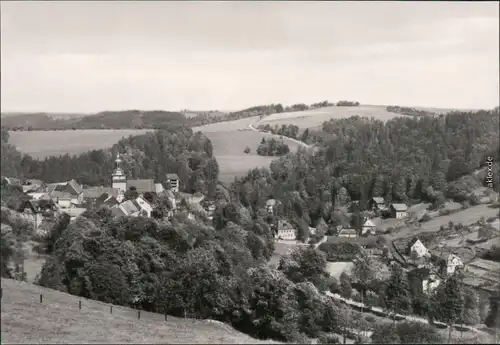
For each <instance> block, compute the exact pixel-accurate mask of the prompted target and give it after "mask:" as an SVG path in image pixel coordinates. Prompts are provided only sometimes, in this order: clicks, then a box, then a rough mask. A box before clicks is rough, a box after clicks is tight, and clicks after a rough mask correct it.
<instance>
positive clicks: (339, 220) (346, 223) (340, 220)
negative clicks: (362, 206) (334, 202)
mask: <svg viewBox="0 0 500 345" xmlns="http://www.w3.org/2000/svg"><path fill="white" fill-rule="evenodd" d="M331 222H334V224H335V223H336V224H335V225H336V226H335V230H336V231H337V233H339V232H340V231H341V230H342V229H349V228H350V227H351V222H350V219H349V217H348V216H347V215H346V214H345V213H344V212H342V211H339V210H336V211H333V212H332V217H331Z"/></svg>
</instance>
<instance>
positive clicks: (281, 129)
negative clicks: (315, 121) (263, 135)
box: [258, 124, 299, 139]
mask: <svg viewBox="0 0 500 345" xmlns="http://www.w3.org/2000/svg"><path fill="white" fill-rule="evenodd" d="M258 128H259V129H260V130H261V131H264V132H269V133H272V134H276V135H283V136H285V137H288V138H293V139H298V138H297V136H298V134H299V127H298V126H295V125H284V124H283V125H281V126H279V125H274V126H271V125H270V124H266V125H260V126H259V127H258Z"/></svg>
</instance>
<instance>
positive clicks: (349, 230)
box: [339, 229, 357, 235]
mask: <svg viewBox="0 0 500 345" xmlns="http://www.w3.org/2000/svg"><path fill="white" fill-rule="evenodd" d="M340 234H348V235H356V234H357V231H356V230H355V229H342V230H340V232H339V235H340Z"/></svg>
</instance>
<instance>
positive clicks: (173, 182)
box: [167, 174, 180, 193]
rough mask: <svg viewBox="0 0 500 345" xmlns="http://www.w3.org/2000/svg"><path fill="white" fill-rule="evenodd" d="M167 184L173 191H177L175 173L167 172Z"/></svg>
mask: <svg viewBox="0 0 500 345" xmlns="http://www.w3.org/2000/svg"><path fill="white" fill-rule="evenodd" d="M167 184H168V187H169V188H170V189H171V190H172V191H173V192H176V193H177V192H179V184H180V183H179V176H177V174H167Z"/></svg>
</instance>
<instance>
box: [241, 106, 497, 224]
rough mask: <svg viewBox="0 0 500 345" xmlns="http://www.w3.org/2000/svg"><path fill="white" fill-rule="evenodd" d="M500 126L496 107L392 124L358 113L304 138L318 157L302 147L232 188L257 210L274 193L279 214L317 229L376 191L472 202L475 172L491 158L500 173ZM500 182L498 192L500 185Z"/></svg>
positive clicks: (402, 197)
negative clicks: (334, 213)
mask: <svg viewBox="0 0 500 345" xmlns="http://www.w3.org/2000/svg"><path fill="white" fill-rule="evenodd" d="M498 128H499V113H498V109H496V110H494V111H480V112H477V113H456V114H449V115H446V116H440V117H421V118H420V117H419V118H417V117H412V118H409V117H401V118H395V119H393V120H390V121H388V122H386V123H384V122H382V121H378V120H373V119H368V118H362V117H357V116H356V117H351V118H348V119H337V120H330V121H328V122H325V123H324V124H323V128H322V131H320V132H314V131H305V132H304V133H303V135H302V138H303V140H304V141H305V142H307V143H309V144H317V145H319V147H320V148H319V149H318V150H317V152H316V153H315V154H311V153H310V152H307V151H306V150H304V149H299V150H298V151H297V153H292V154H289V155H287V156H285V157H282V158H280V159H277V160H275V161H273V162H272V163H271V165H270V168H269V169H254V170H252V171H250V172H249V173H248V175H247V176H245V177H242V178H239V179H237V180H236V181H235V183H234V184H233V186H232V189H233V191H234V194H235V196H236V197H237V199H238V200H239V201H241V202H242V204H243V205H245V206H248V207H250V208H251V209H254V210H257V209H259V208H260V207H262V205H264V204H265V202H266V200H267V198H269V197H270V196H272V197H274V198H276V199H279V200H280V201H281V203H280V205H281V206H280V207H279V212H282V213H283V214H287V215H290V216H291V217H293V218H297V219H299V220H301V221H305V222H306V223H307V224H309V225H311V226H315V224H316V223H317V222H318V221H319V220H320V219H324V220H325V221H327V222H328V221H330V220H331V219H332V217H331V214H332V211H333V210H334V207H335V206H336V205H346V204H347V202H348V201H349V200H359V201H360V203H359V206H360V209H361V210H363V209H365V208H366V206H367V201H368V200H369V198H371V197H372V196H382V197H384V198H385V199H386V200H387V201H389V202H390V201H399V202H406V203H413V202H419V201H426V202H431V203H433V204H434V207H438V206H439V205H441V204H442V203H443V202H444V200H445V198H446V197H449V198H453V199H455V200H457V201H459V202H463V201H469V202H474V197H473V196H472V195H471V194H470V193H471V192H472V190H473V189H474V188H477V187H479V186H481V185H482V183H481V182H483V181H479V180H478V179H477V178H472V177H471V176H469V175H470V174H471V173H472V172H474V171H475V170H476V169H478V168H480V167H484V166H485V165H486V163H487V160H486V158H487V157H488V156H491V157H493V161H494V162H496V163H495V164H493V176H496V179H498V176H499V171H498V162H499V137H498ZM494 187H495V188H496V190H497V191H498V188H499V184H498V183H495V184H494Z"/></svg>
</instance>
